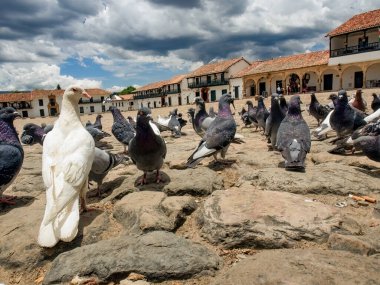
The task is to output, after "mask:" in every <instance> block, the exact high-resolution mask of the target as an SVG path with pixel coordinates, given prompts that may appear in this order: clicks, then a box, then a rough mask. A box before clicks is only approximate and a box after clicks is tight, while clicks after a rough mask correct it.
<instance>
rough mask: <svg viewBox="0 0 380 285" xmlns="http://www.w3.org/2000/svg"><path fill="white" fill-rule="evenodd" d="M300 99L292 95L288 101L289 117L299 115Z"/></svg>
mask: <svg viewBox="0 0 380 285" xmlns="http://www.w3.org/2000/svg"><path fill="white" fill-rule="evenodd" d="M301 104H302V101H301V98H300V96H299V95H294V96H292V97H291V98H290V100H289V106H288V113H289V114H290V115H301Z"/></svg>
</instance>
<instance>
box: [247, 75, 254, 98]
mask: <svg viewBox="0 0 380 285" xmlns="http://www.w3.org/2000/svg"><path fill="white" fill-rule="evenodd" d="M245 86H246V89H245V94H247V96H255V95H256V84H255V81H254V80H253V79H249V80H247V82H246V84H245Z"/></svg>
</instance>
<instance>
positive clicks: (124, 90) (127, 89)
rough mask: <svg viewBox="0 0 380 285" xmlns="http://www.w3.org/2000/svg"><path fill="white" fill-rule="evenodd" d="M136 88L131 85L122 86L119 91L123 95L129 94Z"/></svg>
mask: <svg viewBox="0 0 380 285" xmlns="http://www.w3.org/2000/svg"><path fill="white" fill-rule="evenodd" d="M135 90H136V88H135V87H133V86H128V87H127V88H124V89H123V90H121V91H120V92H119V94H120V95H125V94H131V93H132V92H133V91H135Z"/></svg>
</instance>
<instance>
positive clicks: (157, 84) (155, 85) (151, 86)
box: [133, 80, 168, 93]
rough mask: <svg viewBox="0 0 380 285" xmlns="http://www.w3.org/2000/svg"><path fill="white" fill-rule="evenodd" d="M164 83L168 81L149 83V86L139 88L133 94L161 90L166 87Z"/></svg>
mask: <svg viewBox="0 0 380 285" xmlns="http://www.w3.org/2000/svg"><path fill="white" fill-rule="evenodd" d="M166 82H168V80H162V81H157V82H153V83H149V84H147V85H144V86H142V87H140V88H137V89H136V90H135V91H133V93H136V92H140V91H146V90H152V89H157V88H161V87H162V86H164V85H166Z"/></svg>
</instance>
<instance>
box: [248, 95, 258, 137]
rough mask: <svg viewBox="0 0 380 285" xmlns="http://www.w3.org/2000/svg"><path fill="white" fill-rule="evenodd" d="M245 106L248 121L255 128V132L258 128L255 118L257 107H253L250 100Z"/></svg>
mask: <svg viewBox="0 0 380 285" xmlns="http://www.w3.org/2000/svg"><path fill="white" fill-rule="evenodd" d="M246 104H247V106H248V110H247V111H248V120H249V121H250V122H251V124H253V125H254V126H255V127H256V130H257V128H258V126H259V124H258V122H257V117H256V114H257V107H256V106H253V103H252V101H251V100H248V101H247V102H246Z"/></svg>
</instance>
